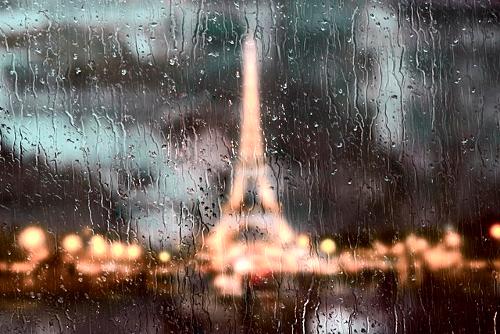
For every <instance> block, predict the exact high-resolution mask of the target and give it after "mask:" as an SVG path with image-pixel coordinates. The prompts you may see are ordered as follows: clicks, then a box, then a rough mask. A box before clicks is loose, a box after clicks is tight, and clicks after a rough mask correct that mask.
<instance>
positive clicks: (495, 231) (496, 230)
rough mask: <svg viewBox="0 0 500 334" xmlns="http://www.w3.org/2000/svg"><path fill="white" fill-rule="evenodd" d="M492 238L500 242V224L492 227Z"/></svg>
mask: <svg viewBox="0 0 500 334" xmlns="http://www.w3.org/2000/svg"><path fill="white" fill-rule="evenodd" d="M490 236H491V237H492V238H493V239H495V240H500V223H499V222H497V223H494V224H493V225H491V226H490Z"/></svg>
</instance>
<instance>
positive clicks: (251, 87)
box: [207, 40, 294, 271]
mask: <svg viewBox="0 0 500 334" xmlns="http://www.w3.org/2000/svg"><path fill="white" fill-rule="evenodd" d="M258 69H259V66H258V63H257V48H256V45H255V42H254V41H253V40H247V41H245V42H244V43H243V101H242V107H241V129H240V151H239V160H238V162H237V164H236V166H235V168H234V175H233V176H234V177H233V182H232V186H231V191H230V194H229V196H228V199H227V202H226V203H225V204H224V206H223V207H222V213H221V220H220V221H219V222H218V224H217V225H216V226H215V227H214V229H213V230H212V232H211V235H210V236H209V238H208V240H207V244H208V246H209V248H210V252H211V254H210V258H211V261H212V263H213V266H214V269H216V270H218V271H224V270H225V269H227V268H226V266H227V265H228V263H229V262H231V259H233V258H234V256H235V255H236V256H237V254H234V253H235V252H236V253H237V252H240V251H241V252H244V251H245V252H246V253H247V254H251V253H252V251H254V250H255V249H256V247H258V245H262V244H263V243H265V244H266V245H268V244H270V243H272V244H274V245H280V247H281V246H283V247H284V246H286V245H287V244H288V243H290V242H292V241H293V240H294V232H293V230H292V229H291V228H290V227H289V225H288V223H287V221H286V220H285V219H284V218H283V216H282V213H281V205H280V203H279V202H278V200H277V198H276V195H275V193H274V189H273V188H272V186H271V182H269V179H268V170H269V167H268V165H267V164H266V159H265V154H264V139H263V135H262V127H261V124H260V123H261V117H260V102H259V75H258ZM252 194H253V196H249V195H252ZM249 197H250V198H251V199H252V200H251V201H248V199H249ZM249 202H250V204H249ZM235 243H236V244H238V245H239V246H236V247H233V245H234V244H235ZM256 245H257V246H256ZM266 247H267V246H266Z"/></svg>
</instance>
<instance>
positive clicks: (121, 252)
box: [0, 226, 171, 275]
mask: <svg viewBox="0 0 500 334" xmlns="http://www.w3.org/2000/svg"><path fill="white" fill-rule="evenodd" d="M87 232H89V231H85V232H84V233H82V235H87V234H89V233H87ZM17 243H18V246H19V247H20V248H21V249H22V250H23V251H24V252H25V253H26V260H25V261H18V262H11V263H7V262H5V263H0V270H4V271H11V272H16V273H27V274H29V273H31V272H33V270H34V269H36V268H37V266H38V265H40V264H41V263H43V262H44V261H45V260H47V259H48V258H49V257H50V256H51V255H54V254H53V253H55V252H56V251H57V252H59V253H60V254H61V255H62V259H63V264H65V265H69V264H72V265H74V266H75V267H76V268H77V270H78V272H79V273H82V274H88V275H96V274H99V273H102V272H110V271H115V272H122V273H123V274H129V275H131V274H133V273H134V272H138V271H139V270H140V265H141V262H142V259H143V256H144V252H143V248H142V247H141V246H140V245H139V244H137V243H124V242H120V241H110V240H107V239H106V238H104V237H103V236H102V235H99V234H95V235H89V236H87V237H85V238H84V237H82V236H80V235H78V234H68V235H66V236H64V237H63V238H62V240H61V242H60V245H59V247H56V248H53V247H51V246H50V242H49V239H48V238H47V233H46V232H45V231H44V230H43V229H42V228H41V227H38V226H28V227H26V228H24V229H23V230H22V231H20V233H19V234H18V238H17ZM170 257H171V256H170V253H169V252H167V251H161V252H159V253H158V254H157V260H158V262H160V263H162V264H165V263H167V262H169V261H170Z"/></svg>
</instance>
